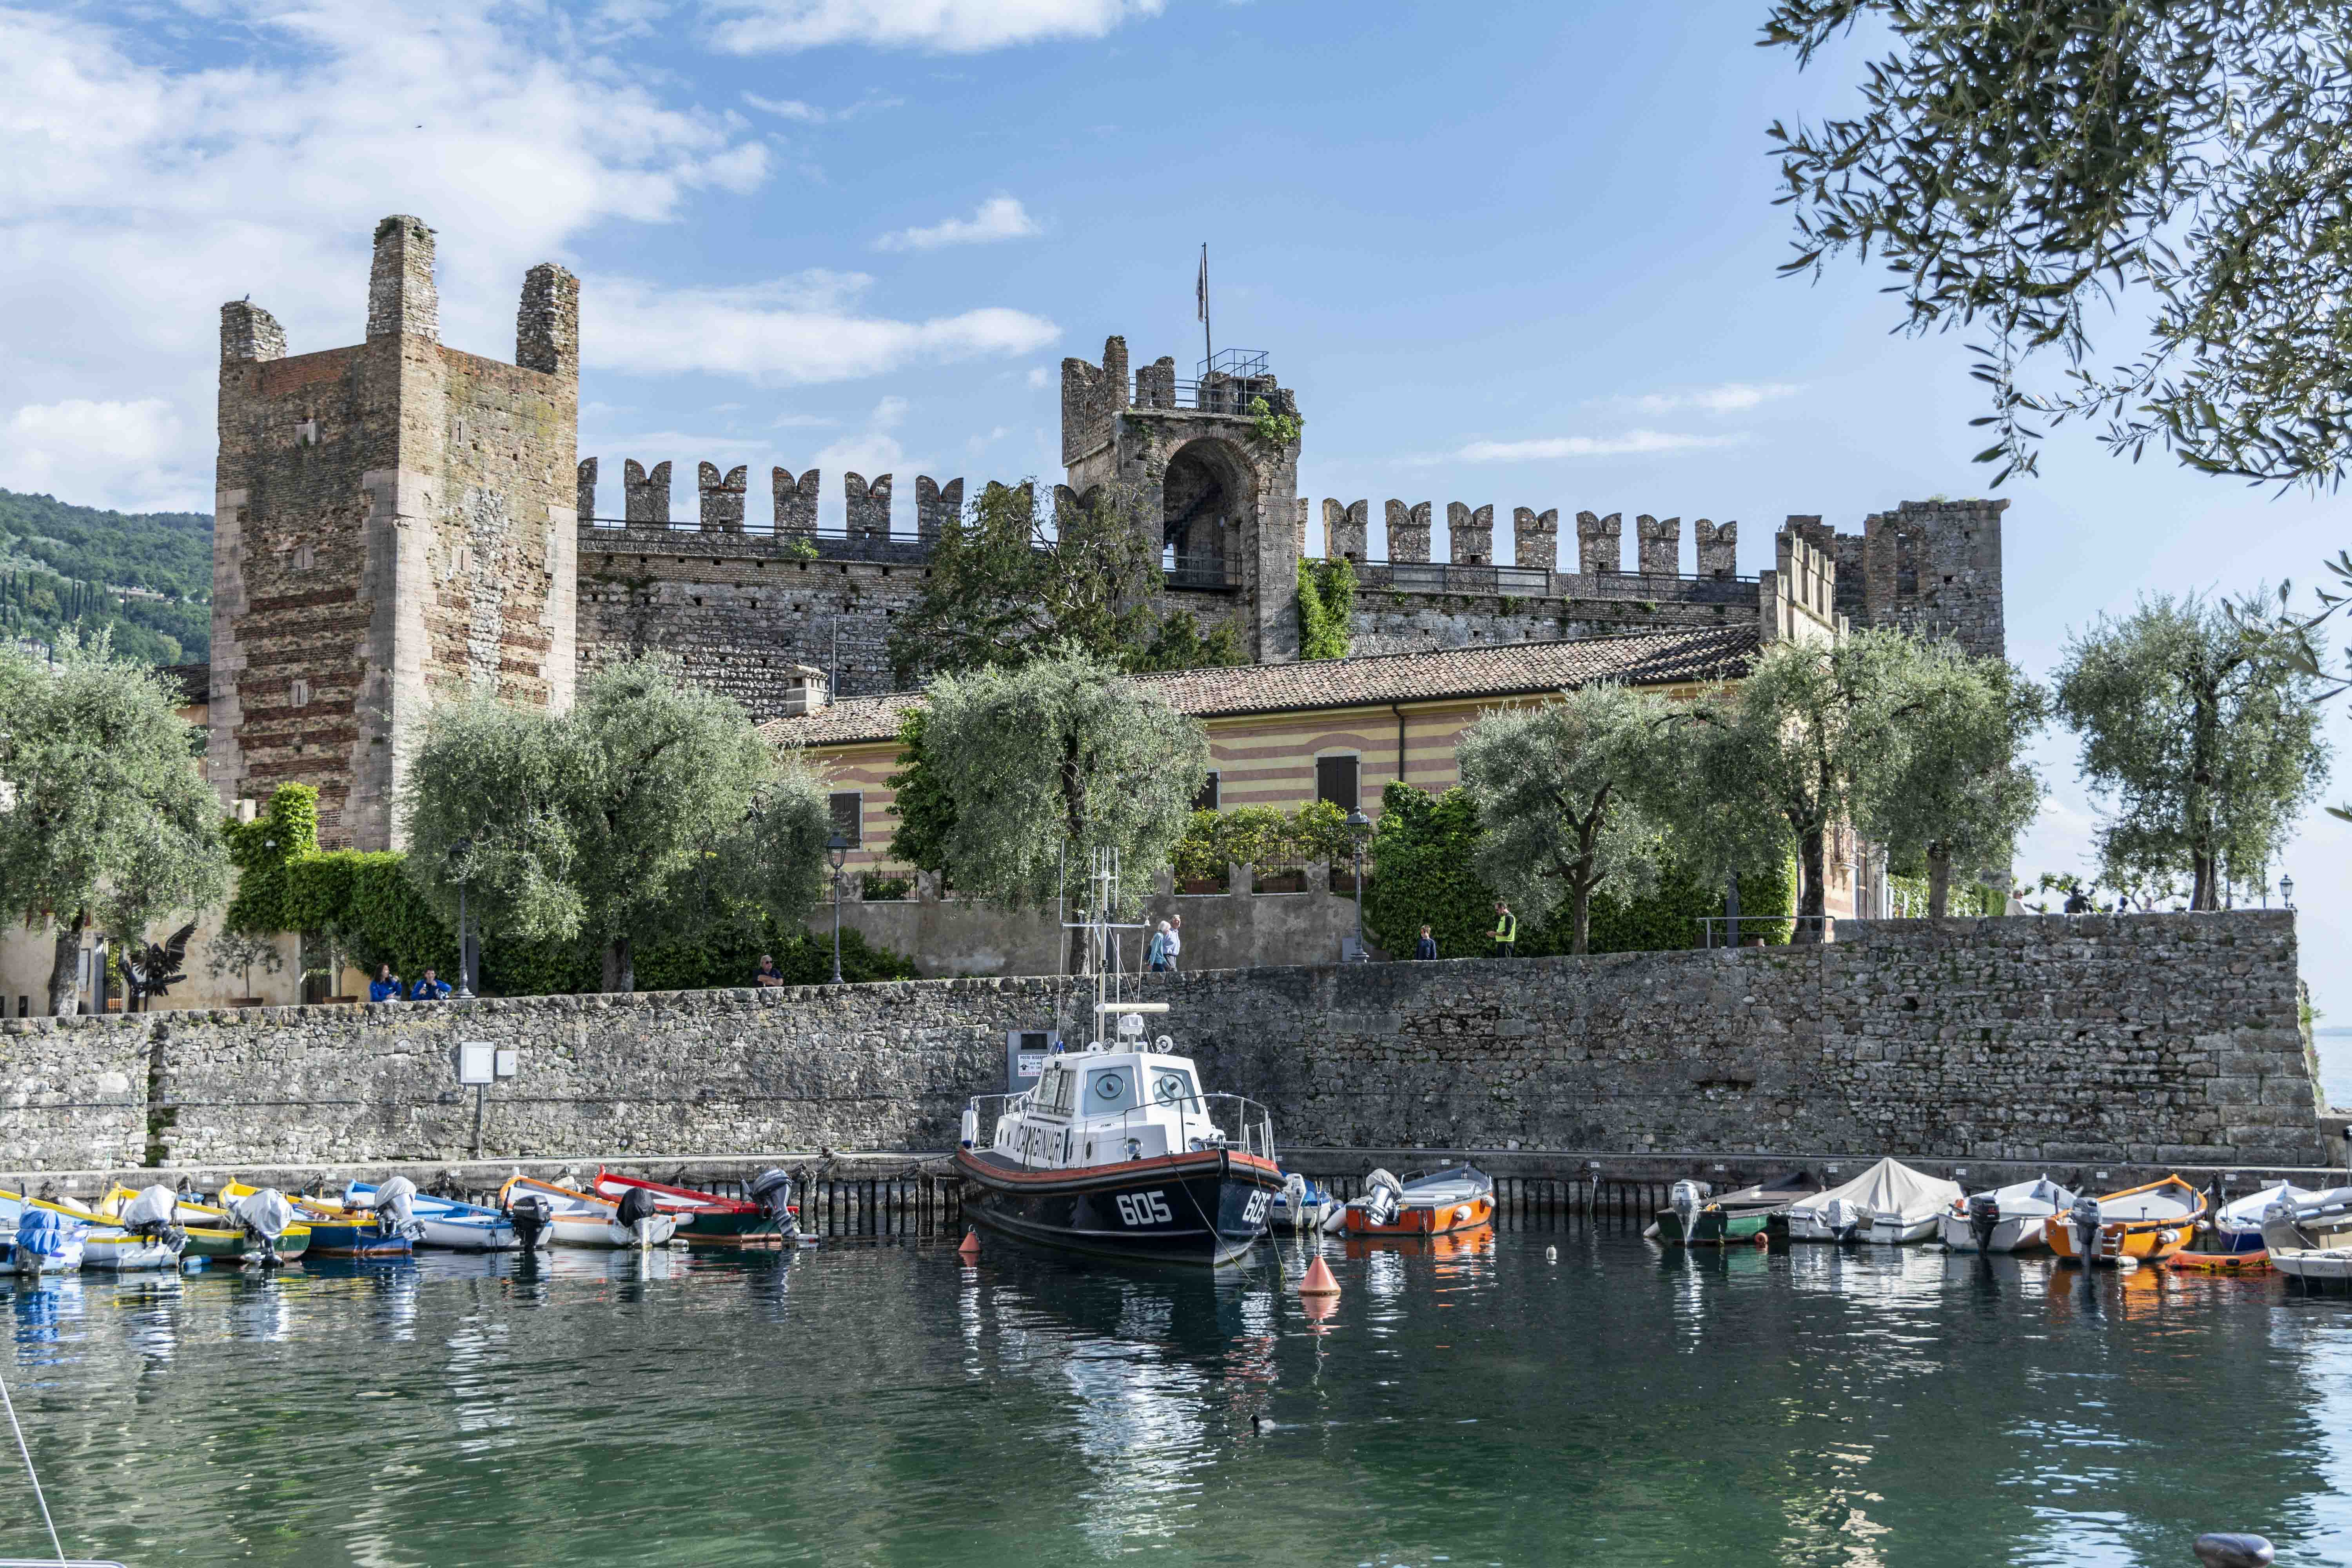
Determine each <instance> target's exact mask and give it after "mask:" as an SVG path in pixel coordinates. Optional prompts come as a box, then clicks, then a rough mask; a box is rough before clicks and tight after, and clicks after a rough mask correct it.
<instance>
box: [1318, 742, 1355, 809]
mask: <svg viewBox="0 0 2352 1568" xmlns="http://www.w3.org/2000/svg"><path fill="white" fill-rule="evenodd" d="M1357 761H1358V759H1357V758H1355V757H1353V756H1346V757H1318V758H1316V759H1315V798H1316V799H1317V800H1328V801H1329V802H1330V803H1331V804H1332V805H1336V806H1338V807H1339V809H1340V810H1341V811H1353V810H1355V809H1356V806H1357V791H1356V764H1357Z"/></svg>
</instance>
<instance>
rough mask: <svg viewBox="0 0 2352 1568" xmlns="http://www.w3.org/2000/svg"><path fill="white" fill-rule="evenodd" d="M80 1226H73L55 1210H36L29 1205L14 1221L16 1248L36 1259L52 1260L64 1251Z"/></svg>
mask: <svg viewBox="0 0 2352 1568" xmlns="http://www.w3.org/2000/svg"><path fill="white" fill-rule="evenodd" d="M80 1229H81V1226H79V1225H76V1224H74V1223H73V1222H72V1221H70V1220H68V1219H67V1218H66V1216H65V1215H61V1214H59V1213H58V1212H57V1210H55V1209H37V1208H33V1207H30V1206H29V1205H28V1206H27V1207H26V1209H25V1210H24V1212H23V1213H22V1214H20V1215H18V1216H17V1219H16V1246H17V1248H18V1250H20V1251H24V1252H29V1253H31V1254H33V1256H35V1257H36V1258H54V1257H56V1256H57V1255H58V1253H60V1252H62V1251H64V1250H65V1247H66V1243H67V1242H68V1241H70V1240H72V1239H73V1237H74V1234H75V1233H76V1232H78V1231H79V1230H80Z"/></svg>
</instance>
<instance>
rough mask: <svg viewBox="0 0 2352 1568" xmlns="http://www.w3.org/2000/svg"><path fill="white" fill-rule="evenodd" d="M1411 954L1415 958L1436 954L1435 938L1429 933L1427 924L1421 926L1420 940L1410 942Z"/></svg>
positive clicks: (1431, 956) (1430, 956) (1432, 956)
mask: <svg viewBox="0 0 2352 1568" xmlns="http://www.w3.org/2000/svg"><path fill="white" fill-rule="evenodd" d="M1412 955H1413V957H1415V958H1417V959H1421V958H1435V957H1436V956H1437V939H1436V938H1435V937H1433V936H1432V935H1430V934H1429V928H1428V927H1427V926H1423V927H1422V928H1421V940H1420V941H1419V942H1414V943H1413V944H1412Z"/></svg>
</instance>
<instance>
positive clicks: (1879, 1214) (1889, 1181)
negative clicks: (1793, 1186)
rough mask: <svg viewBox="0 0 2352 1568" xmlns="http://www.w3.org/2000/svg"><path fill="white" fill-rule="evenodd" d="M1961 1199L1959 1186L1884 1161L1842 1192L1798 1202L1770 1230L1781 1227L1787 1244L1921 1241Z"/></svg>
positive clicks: (1897, 1162)
mask: <svg viewBox="0 0 2352 1568" xmlns="http://www.w3.org/2000/svg"><path fill="white" fill-rule="evenodd" d="M1962 1195H1963V1194H1961V1192H1960V1184H1958V1182H1948V1181H1945V1180H1944V1179H1943V1178H1941V1177H1940V1176H1930V1175H1927V1174H1926V1173H1923V1172H1919V1171H1915V1170H1913V1169H1912V1168H1911V1167H1910V1166H1908V1165H1906V1164H1905V1163H1903V1162H1902V1161H1900V1160H1895V1159H1885V1160H1881V1161H1879V1162H1878V1163H1876V1164H1874V1165H1873V1166H1871V1167H1870V1169H1868V1170H1867V1171H1864V1173H1862V1174H1861V1175H1859V1176H1856V1177H1855V1178H1854V1179H1853V1180H1852V1181H1850V1182H1848V1183H1846V1184H1844V1185H1843V1186H1842V1187H1832V1188H1830V1189H1829V1190H1828V1191H1827V1192H1822V1193H1815V1194H1813V1195H1812V1196H1811V1197H1807V1198H1800V1199H1798V1200H1797V1201H1796V1202H1795V1203H1793V1204H1790V1205H1789V1207H1788V1209H1787V1211H1786V1214H1785V1217H1783V1216H1780V1215H1776V1216H1775V1217H1774V1218H1773V1220H1772V1221H1771V1223H1770V1228H1771V1229H1772V1230H1773V1232H1775V1233H1776V1234H1777V1233H1778V1232H1779V1231H1780V1227H1781V1226H1783V1225H1785V1226H1787V1232H1788V1237H1789V1239H1790V1240H1791V1241H1874V1242H1884V1243H1902V1242H1910V1241H1925V1240H1927V1238H1928V1237H1931V1236H1933V1235H1935V1234H1936V1222H1937V1219H1938V1218H1939V1217H1940V1216H1941V1215H1943V1213H1944V1211H1945V1210H1946V1209H1948V1208H1949V1207H1951V1205H1953V1204H1954V1203H1955V1202H1956V1201H1958V1199H1959V1198H1960V1197H1961V1196H1962Z"/></svg>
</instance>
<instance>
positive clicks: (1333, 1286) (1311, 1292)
mask: <svg viewBox="0 0 2352 1568" xmlns="http://www.w3.org/2000/svg"><path fill="white" fill-rule="evenodd" d="M1298 1293H1299V1294H1300V1295H1302V1296H1336V1295H1338V1294H1339V1280H1337V1279H1334V1278H1332V1275H1331V1266H1330V1265H1329V1264H1328V1263H1326V1262H1324V1261H1323V1257H1322V1254H1320V1253H1318V1254H1316V1257H1315V1261H1314V1262H1312V1263H1310V1264H1308V1265H1307V1273H1306V1275H1305V1276H1304V1277H1303V1278H1302V1279H1300V1280H1299V1281H1298Z"/></svg>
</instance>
